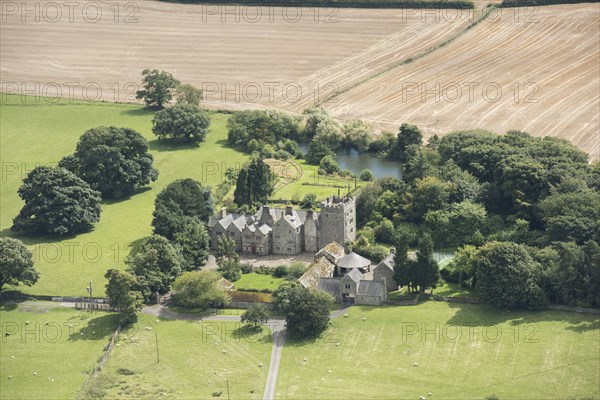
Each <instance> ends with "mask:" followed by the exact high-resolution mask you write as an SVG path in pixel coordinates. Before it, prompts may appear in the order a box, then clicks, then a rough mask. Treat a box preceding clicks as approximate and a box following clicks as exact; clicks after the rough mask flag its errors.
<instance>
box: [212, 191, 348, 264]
mask: <svg viewBox="0 0 600 400" xmlns="http://www.w3.org/2000/svg"><path fill="white" fill-rule="evenodd" d="M208 228H209V231H210V242H211V248H212V249H214V250H215V249H216V248H217V238H218V237H219V235H227V236H229V237H230V238H232V239H233V240H234V241H235V243H236V250H237V251H238V252H240V253H242V254H245V255H258V256H264V255H268V254H284V255H295V254H299V253H301V252H303V251H308V252H314V253H316V252H317V251H319V249H321V248H323V247H324V246H325V245H327V244H328V243H331V242H337V243H340V244H342V245H344V244H346V243H348V242H352V241H354V240H355V238H356V206H355V200H354V197H347V196H341V197H339V196H332V197H329V198H328V199H327V200H325V201H323V202H322V203H321V211H320V212H316V211H313V210H308V211H303V210H294V209H293V207H291V206H286V207H285V208H273V207H269V206H263V207H262V208H261V209H260V210H259V211H258V213H256V214H254V215H246V214H238V213H228V212H227V211H226V209H225V208H223V209H221V212H220V213H219V214H218V215H216V216H214V217H212V218H211V219H210V221H209V222H208Z"/></svg>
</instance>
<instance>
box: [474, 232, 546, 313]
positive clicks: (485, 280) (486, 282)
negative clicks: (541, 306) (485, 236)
mask: <svg viewBox="0 0 600 400" xmlns="http://www.w3.org/2000/svg"><path fill="white" fill-rule="evenodd" d="M476 260H477V261H476V262H477V264H476V265H477V266H476V268H477V272H476V274H477V291H478V292H479V296H480V297H481V298H482V299H484V300H486V301H489V302H490V303H492V304H495V305H497V306H499V307H502V308H513V307H517V306H524V305H527V304H529V302H530V301H531V300H532V299H535V296H536V295H537V294H538V292H539V290H540V288H539V286H538V282H536V279H535V277H536V273H537V272H536V271H537V270H538V269H539V265H538V264H537V263H536V262H535V261H534V259H533V258H532V257H531V255H530V254H529V252H528V251H527V249H526V248H525V246H523V245H519V244H516V243H512V242H489V243H486V244H485V245H484V246H482V247H481V248H480V249H479V252H478V254H477V256H476Z"/></svg>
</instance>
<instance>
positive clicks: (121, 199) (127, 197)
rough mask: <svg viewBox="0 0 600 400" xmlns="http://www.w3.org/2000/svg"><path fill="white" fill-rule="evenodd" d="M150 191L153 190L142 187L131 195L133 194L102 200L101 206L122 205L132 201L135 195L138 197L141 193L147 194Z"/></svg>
mask: <svg viewBox="0 0 600 400" xmlns="http://www.w3.org/2000/svg"><path fill="white" fill-rule="evenodd" d="M150 190H152V188H151V187H149V186H144V187H141V188H139V189H138V190H136V191H135V192H134V193H131V194H128V195H125V196H122V197H119V198H106V199H102V202H101V204H102V205H112V204H119V203H122V202H124V201H127V200H131V198H132V197H133V196H135V195H138V194H141V193H145V192H148V191H150Z"/></svg>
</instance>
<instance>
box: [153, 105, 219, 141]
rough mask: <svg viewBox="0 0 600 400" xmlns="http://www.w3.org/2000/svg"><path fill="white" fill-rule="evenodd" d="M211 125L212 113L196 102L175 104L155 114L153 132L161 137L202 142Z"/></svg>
mask: <svg viewBox="0 0 600 400" xmlns="http://www.w3.org/2000/svg"><path fill="white" fill-rule="evenodd" d="M209 127H210V115H209V114H208V112H206V111H204V110H201V109H200V108H199V107H198V106H197V105H195V104H188V103H184V104H175V105H174V106H172V107H169V108H165V109H164V110H160V111H158V112H157V113H156V114H154V118H153V119H152V132H154V134H155V135H156V136H157V137H158V138H159V139H167V138H180V139H185V140H186V141H188V142H201V141H203V140H204V138H205V137H206V134H207V133H208V130H209Z"/></svg>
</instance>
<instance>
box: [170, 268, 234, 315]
mask: <svg viewBox="0 0 600 400" xmlns="http://www.w3.org/2000/svg"><path fill="white" fill-rule="evenodd" d="M220 280H221V275H219V274H218V273H217V272H215V271H192V272H186V273H184V274H182V275H181V276H180V277H178V278H177V280H176V281H175V283H174V284H173V290H174V291H175V294H174V295H173V301H174V303H175V304H177V305H180V306H184V307H197V308H204V309H206V308H209V307H214V308H221V307H223V306H225V305H227V304H229V303H230V302H231V297H230V296H229V295H228V294H227V292H225V290H224V289H223V287H222V286H221V285H220V283H219V281H220Z"/></svg>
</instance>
